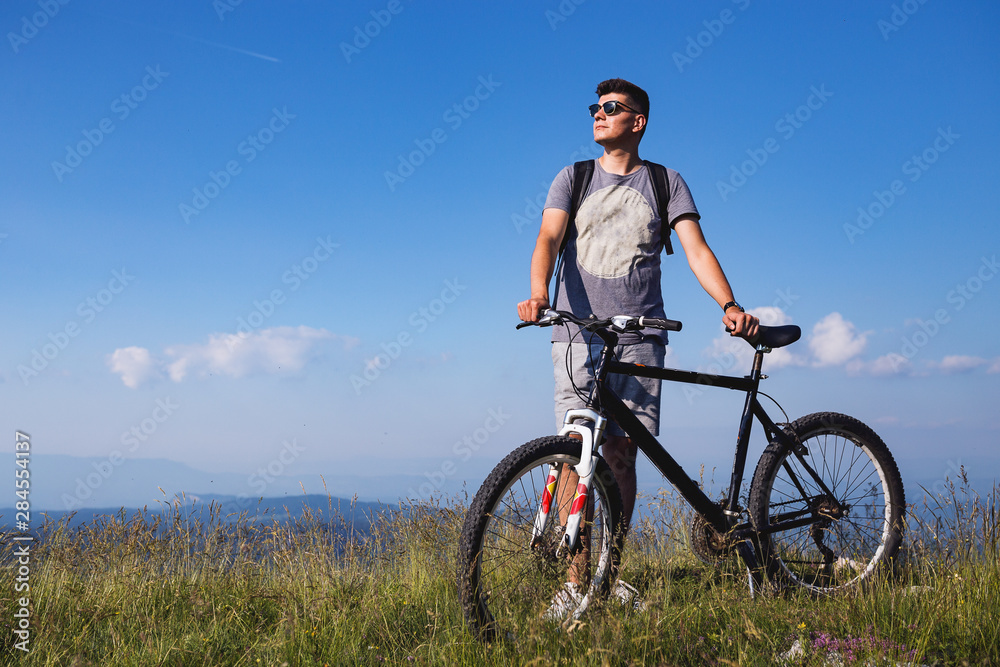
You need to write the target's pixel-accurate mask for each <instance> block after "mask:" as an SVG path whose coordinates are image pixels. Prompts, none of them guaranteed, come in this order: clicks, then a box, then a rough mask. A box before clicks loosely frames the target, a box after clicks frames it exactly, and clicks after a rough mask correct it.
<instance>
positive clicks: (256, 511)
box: [0, 494, 396, 533]
mask: <svg viewBox="0 0 1000 667" xmlns="http://www.w3.org/2000/svg"><path fill="white" fill-rule="evenodd" d="M394 509H396V507H394V506H387V505H383V504H381V503H375V502H364V501H356V500H348V499H344V498H334V497H332V496H324V495H319V494H312V495H301V494H300V495H298V496H282V497H278V498H254V499H247V498H238V497H236V496H219V495H206V496H192V495H186V496H185V497H183V498H176V499H174V502H172V503H171V502H161V503H156V504H154V505H152V506H146V507H145V508H143V509H139V508H126V507H122V506H118V507H105V508H83V509H79V510H50V511H35V512H32V513H31V515H30V526H31V532H36V531H37V530H38V528H39V527H41V526H42V524H43V523H44V522H45V521H46V520H51V521H54V522H57V523H58V522H61V521H64V520H68V526H69V527H70V528H77V527H79V526H81V525H83V524H84V523H87V524H91V523H93V522H94V521H95V520H101V519H106V518H107V517H109V516H119V515H122V516H124V518H125V520H128V519H130V518H132V517H134V516H135V515H136V514H137V513H139V512H144V513H145V514H146V515H147V517H152V516H155V515H156V514H159V513H164V514H167V513H169V514H173V513H174V512H176V513H179V514H181V515H182V516H185V517H196V518H198V519H199V520H201V521H202V522H204V523H208V522H209V520H210V519H211V518H212V517H213V516H214V517H217V518H216V519H215V520H216V521H218V522H219V523H221V524H235V523H236V522H238V521H240V522H245V523H251V524H253V523H259V524H271V523H273V522H278V523H286V522H288V521H289V520H293V519H300V518H302V517H303V515H304V514H305V513H306V512H308V513H309V514H310V515H311V516H312V517H314V518H315V519H316V520H317V521H321V522H323V523H324V524H328V525H332V526H335V527H336V528H337V529H338V530H339V529H346V530H351V529H354V530H359V531H361V532H362V533H366V532H367V531H368V529H369V528H370V527H371V524H372V522H373V521H375V520H376V519H377V518H378V517H379V516H380V515H381V514H383V513H385V512H388V511H392V510H394ZM16 514H17V513H16V509H15V508H13V507H6V508H0V530H14V529H15V528H16V522H17V515H16Z"/></svg>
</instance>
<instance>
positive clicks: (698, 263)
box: [674, 217, 760, 338]
mask: <svg viewBox="0 0 1000 667" xmlns="http://www.w3.org/2000/svg"><path fill="white" fill-rule="evenodd" d="M674 231H675V232H677V238H678V239H680V242H681V246H683V247H684V254H685V255H686V256H687V260H688V266H690V267H691V271H692V272H693V273H694V275H695V277H696V278H697V279H698V282H699V283H701V286H702V287H703V288H705V291H706V292H708V295H709V296H711V297H712V298H713V299H715V301H716V303H718V304H719V307H720V308H721V307H722V306H724V305H725V304H727V303H729V302H730V301H735V300H736V299H735V298H734V297H733V289H732V287H730V286H729V281H728V280H727V279H726V274H725V273H723V271H722V267H721V266H720V265H719V260H718V259H717V258H716V256H715V253H714V252H712V249H711V248H709V247H708V243H707V242H706V241H705V236H704V234H702V232H701V225H700V224H699V223H698V221H697V220H696V219H695V218H693V217H682V218H680V219H679V220H678V221H677V222H676V223H674ZM722 322H723V324H725V325H726V328H727V329H731V330H732V335H734V336H743V337H744V338H750V337H753V336H755V335H756V334H757V327H758V325H759V324H760V322H759V320H758V319H757V318H756V317H754V316H753V315H750V314H748V313H743V312H740V309H739V308H736V307H735V306H731V307H730V308H729V309H728V310H726V313H725V315H723V317H722Z"/></svg>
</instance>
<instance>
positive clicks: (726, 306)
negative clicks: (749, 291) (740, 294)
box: [722, 301, 747, 313]
mask: <svg viewBox="0 0 1000 667" xmlns="http://www.w3.org/2000/svg"><path fill="white" fill-rule="evenodd" d="M733 306H736V307H737V308H739V309H740V312H741V313H745V312H747V311H745V310H743V306H741V305H740V304H738V303H736V302H735V301H730V302H729V303H727V304H726V305H724V306H723V307H722V312H726V311H727V310H729V309H730V308H732V307H733Z"/></svg>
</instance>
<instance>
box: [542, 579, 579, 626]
mask: <svg viewBox="0 0 1000 667" xmlns="http://www.w3.org/2000/svg"><path fill="white" fill-rule="evenodd" d="M582 602H583V595H581V594H580V589H579V587H578V586H577V585H576V584H574V583H573V582H571V581H567V582H566V583H565V584H563V587H562V588H560V589H559V592H557V593H556V594H555V596H553V598H552V604H551V605H549V608H548V610H547V611H546V612H545V613H544V614H543V615H542V618H544V619H545V620H547V621H555V622H557V623H559V622H562V621H564V620H566V617H568V616H569V615H570V614H572V613H573V612H574V611H576V609H577V607H579V606H580V604H581V603H582Z"/></svg>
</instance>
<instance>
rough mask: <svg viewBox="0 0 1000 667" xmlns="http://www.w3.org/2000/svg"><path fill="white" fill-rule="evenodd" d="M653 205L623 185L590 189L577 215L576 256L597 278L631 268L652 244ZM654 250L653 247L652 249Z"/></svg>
mask: <svg viewBox="0 0 1000 667" xmlns="http://www.w3.org/2000/svg"><path fill="white" fill-rule="evenodd" d="M653 217H654V214H653V209H652V208H651V207H650V205H649V203H648V202H647V201H646V198H645V197H643V196H642V194H641V193H640V192H639V191H638V190H636V189H634V188H630V187H628V186H625V185H609V186H607V187H605V188H602V189H600V190H598V191H597V192H592V193H591V194H590V196H588V197H587V199H586V201H584V202H583V204H581V205H580V210H579V211H578V212H577V215H576V227H577V235H578V236H577V243H576V249H577V259H578V261H579V262H580V266H581V267H583V269H584V270H585V271H586V272H587V273H589V274H590V275H592V276H596V277H598V278H621V277H623V276H627V275H628V274H629V273H630V272H631V271H633V270H634V268H635V266H636V264H637V263H638V262H639V261H640V260H641V259H642V258H643V254H644V253H643V251H645V253H649V252H650V250H651V247H652V245H653V239H654V233H653V232H654V230H653V225H652V224H651V223H652V221H653ZM653 252H654V254H655V251H653Z"/></svg>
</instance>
